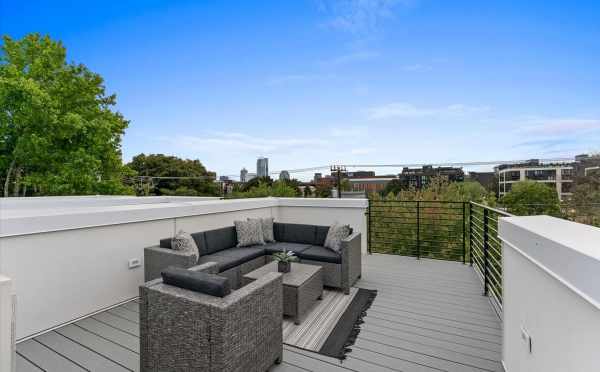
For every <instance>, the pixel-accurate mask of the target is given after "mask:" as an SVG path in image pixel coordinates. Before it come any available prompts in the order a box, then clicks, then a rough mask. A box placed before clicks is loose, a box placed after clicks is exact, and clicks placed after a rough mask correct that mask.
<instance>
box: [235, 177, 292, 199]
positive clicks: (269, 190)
mask: <svg viewBox="0 0 600 372" xmlns="http://www.w3.org/2000/svg"><path fill="white" fill-rule="evenodd" d="M267 196H276V197H296V196H298V191H297V190H296V189H295V188H293V187H291V186H289V185H288V184H287V183H286V182H285V181H275V182H273V183H272V184H269V183H268V182H266V181H263V182H259V183H258V184H257V185H256V186H254V187H253V188H251V189H249V190H247V191H234V192H233V194H232V198H264V197H267Z"/></svg>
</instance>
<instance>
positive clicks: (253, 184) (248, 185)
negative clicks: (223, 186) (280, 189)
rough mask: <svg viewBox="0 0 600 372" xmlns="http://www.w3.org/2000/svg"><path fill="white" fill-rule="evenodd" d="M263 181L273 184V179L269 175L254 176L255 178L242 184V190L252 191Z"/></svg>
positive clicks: (269, 184)
mask: <svg viewBox="0 0 600 372" xmlns="http://www.w3.org/2000/svg"><path fill="white" fill-rule="evenodd" d="M261 183H264V184H266V185H268V186H271V185H272V184H273V179H272V178H271V177H268V176H267V177H254V178H253V179H251V180H249V181H248V182H246V183H244V184H243V185H242V186H241V191H242V192H246V191H250V190H252V189H253V188H255V187H257V186H258V185H259V184H261Z"/></svg>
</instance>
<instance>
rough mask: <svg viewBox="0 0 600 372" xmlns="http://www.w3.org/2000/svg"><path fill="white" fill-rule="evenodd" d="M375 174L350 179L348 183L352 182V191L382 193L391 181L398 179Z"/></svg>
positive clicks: (392, 176) (393, 176)
mask: <svg viewBox="0 0 600 372" xmlns="http://www.w3.org/2000/svg"><path fill="white" fill-rule="evenodd" d="M374 173H375V172H373V176H370V177H349V178H348V181H349V182H350V186H351V188H352V191H354V192H359V191H360V192H364V193H365V194H371V193H376V192H380V191H383V189H385V187H386V186H387V184H388V183H389V182H390V181H392V180H395V179H397V177H396V176H395V175H387V176H375V175H374ZM342 196H343V193H342Z"/></svg>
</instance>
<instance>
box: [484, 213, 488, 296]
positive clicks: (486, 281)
mask: <svg viewBox="0 0 600 372" xmlns="http://www.w3.org/2000/svg"><path fill="white" fill-rule="evenodd" d="M488 256H489V243H488V209H487V208H484V210H483V295H484V296H487V295H488V286H489V278H488V276H489V268H488V265H489V257H488Z"/></svg>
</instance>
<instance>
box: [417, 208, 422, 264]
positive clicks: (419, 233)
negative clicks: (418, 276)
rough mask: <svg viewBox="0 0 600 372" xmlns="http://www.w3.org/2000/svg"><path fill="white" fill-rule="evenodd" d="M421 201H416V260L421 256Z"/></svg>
mask: <svg viewBox="0 0 600 372" xmlns="http://www.w3.org/2000/svg"><path fill="white" fill-rule="evenodd" d="M420 209H421V202H420V201H417V260H418V259H420V258H421V213H420V212H421V211H420Z"/></svg>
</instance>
